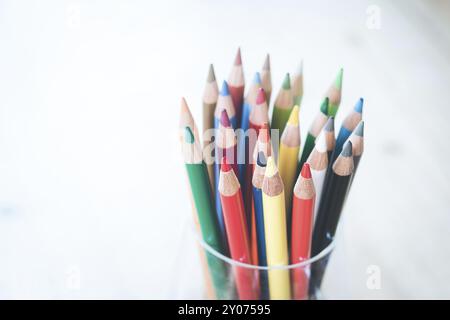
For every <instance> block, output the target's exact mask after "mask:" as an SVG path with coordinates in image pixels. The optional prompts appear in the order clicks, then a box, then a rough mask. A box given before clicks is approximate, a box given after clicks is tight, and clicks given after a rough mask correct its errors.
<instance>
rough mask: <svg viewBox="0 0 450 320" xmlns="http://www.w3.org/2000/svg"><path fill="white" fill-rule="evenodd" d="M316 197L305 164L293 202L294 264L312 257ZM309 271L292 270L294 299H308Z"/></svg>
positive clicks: (292, 240) (292, 251)
mask: <svg viewBox="0 0 450 320" xmlns="http://www.w3.org/2000/svg"><path fill="white" fill-rule="evenodd" d="M315 196H316V191H315V189H314V183H313V180H312V177H311V169H310V168H309V163H305V164H304V165H303V168H302V171H301V172H300V175H299V176H298V179H297V182H296V184H295V187H294V197H293V200H292V234H291V263H292V264H295V263H299V262H302V261H305V260H307V259H309V257H310V254H311V236H312V227H313V219H314V202H315ZM307 271H308V270H306V267H304V268H295V269H292V288H293V297H294V299H296V300H304V299H307V298H308V283H309V281H308V272H307Z"/></svg>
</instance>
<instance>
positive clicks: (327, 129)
mask: <svg viewBox="0 0 450 320" xmlns="http://www.w3.org/2000/svg"><path fill="white" fill-rule="evenodd" d="M323 132H324V134H325V141H326V146H327V150H328V151H332V150H334V147H335V146H336V137H335V136H334V117H330V118H329V119H328V121H327V123H326V124H325V126H324V130H323Z"/></svg>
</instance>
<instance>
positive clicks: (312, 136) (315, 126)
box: [298, 98, 328, 171]
mask: <svg viewBox="0 0 450 320" xmlns="http://www.w3.org/2000/svg"><path fill="white" fill-rule="evenodd" d="M327 112H328V98H325V99H324V100H323V102H322V104H321V105H320V111H319V112H318V114H317V115H316V117H315V118H314V120H313V123H312V124H311V127H310V128H309V130H308V134H307V135H306V140H305V145H304V146H303V151H302V156H301V158H300V162H299V166H298V168H299V169H298V170H299V171H300V168H303V164H304V163H305V162H306V159H308V157H309V154H310V153H311V151H312V150H313V149H314V144H315V141H316V138H317V136H318V135H319V133H320V131H321V130H322V128H323V126H324V125H325V123H326V122H327V120H328V116H327Z"/></svg>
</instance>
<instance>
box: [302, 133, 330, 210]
mask: <svg viewBox="0 0 450 320" xmlns="http://www.w3.org/2000/svg"><path fill="white" fill-rule="evenodd" d="M324 131H325V128H324V129H322V131H321V132H320V134H319V137H318V138H317V140H316V145H315V146H314V149H313V151H312V152H311V154H310V155H309V157H308V160H307V162H305V163H309V166H310V169H311V175H312V179H313V182H314V187H315V190H316V199H317V200H316V203H317V205H316V206H315V207H314V217H316V216H317V210H318V208H319V206H318V204H319V201H320V197H321V196H322V190H323V183H324V181H325V175H326V173H327V168H328V154H327V142H326V137H325V132H324Z"/></svg>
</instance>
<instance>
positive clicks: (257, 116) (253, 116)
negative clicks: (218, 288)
mask: <svg viewBox="0 0 450 320" xmlns="http://www.w3.org/2000/svg"><path fill="white" fill-rule="evenodd" d="M268 123H269V113H268V107H267V102H266V94H265V91H264V89H263V88H259V89H258V92H257V95H256V104H255V106H254V107H253V108H252V110H251V112H250V117H249V128H250V130H251V131H250V134H249V139H248V150H247V151H246V155H245V158H246V160H245V161H246V162H247V165H246V166H245V179H244V182H245V183H244V189H243V196H244V199H245V201H244V204H245V212H246V213H247V221H249V222H250V221H253V210H252V204H253V200H252V195H253V192H252V189H253V185H252V177H253V169H254V164H255V162H256V160H255V161H254V150H255V145H256V143H257V140H258V135H259V131H260V130H261V129H263V128H265V125H267V124H268ZM252 229H253V226H252ZM252 246H253V243H252Z"/></svg>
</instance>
